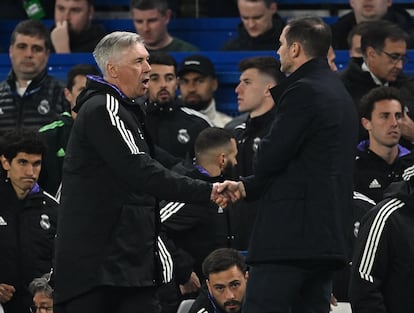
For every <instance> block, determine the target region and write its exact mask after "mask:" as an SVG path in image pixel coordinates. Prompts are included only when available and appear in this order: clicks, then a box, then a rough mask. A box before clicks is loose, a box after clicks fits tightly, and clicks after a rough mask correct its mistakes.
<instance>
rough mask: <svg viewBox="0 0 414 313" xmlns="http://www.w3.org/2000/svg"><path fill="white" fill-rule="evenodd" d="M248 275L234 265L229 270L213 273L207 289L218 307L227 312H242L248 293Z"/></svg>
mask: <svg viewBox="0 0 414 313" xmlns="http://www.w3.org/2000/svg"><path fill="white" fill-rule="evenodd" d="M246 283H247V273H243V272H242V271H240V269H239V268H238V267H237V266H236V265H234V266H232V267H230V268H229V269H228V270H225V271H222V272H218V273H211V274H210V275H209V276H208V279H207V287H208V290H209V292H210V294H211V295H212V296H213V298H214V299H215V301H216V303H217V305H218V306H219V307H220V308H221V309H222V310H224V311H225V312H229V313H230V312H240V310H241V305H242V302H243V299H244V294H245V292H246Z"/></svg>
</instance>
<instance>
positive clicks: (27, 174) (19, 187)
mask: <svg viewBox="0 0 414 313" xmlns="http://www.w3.org/2000/svg"><path fill="white" fill-rule="evenodd" d="M1 163H2V166H3V169H4V170H5V171H7V178H9V179H10V182H11V184H12V186H13V188H14V190H15V192H16V195H17V196H18V198H20V199H22V198H24V197H25V196H26V195H27V194H28V193H29V191H30V190H31V189H32V188H33V186H34V184H35V183H36V182H37V180H38V178H39V174H40V170H41V168H42V155H41V154H28V153H26V152H19V153H17V155H16V156H15V157H14V158H13V159H12V160H11V161H10V162H9V160H7V159H6V158H5V157H4V156H2V157H1Z"/></svg>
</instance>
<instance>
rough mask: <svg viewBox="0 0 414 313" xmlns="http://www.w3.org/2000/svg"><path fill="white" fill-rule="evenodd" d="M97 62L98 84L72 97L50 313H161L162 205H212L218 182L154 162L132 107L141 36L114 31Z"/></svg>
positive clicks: (142, 74)
mask: <svg viewBox="0 0 414 313" xmlns="http://www.w3.org/2000/svg"><path fill="white" fill-rule="evenodd" d="M94 57H95V60H96V63H97V64H98V66H99V68H100V70H101V72H102V74H103V79H102V78H100V77H89V78H88V82H87V88H86V89H85V90H84V91H83V92H82V93H81V95H80V96H79V97H78V100H77V105H76V106H75V108H74V110H75V111H76V112H77V113H78V115H77V117H76V120H75V122H74V124H73V127H72V133H71V136H70V138H69V142H68V145H67V150H66V156H65V160H64V164H63V188H62V198H61V199H62V206H61V208H60V209H61V210H60V214H61V215H60V218H59V225H60V227H59V232H58V234H57V244H56V267H55V269H56V271H55V273H56V279H55V295H54V296H55V299H54V301H55V302H54V303H55V304H56V310H55V313H60V312H65V313H74V312H76V313H84V312H85V313H86V312H88V313H106V312H108V313H109V312H118V313H130V312H134V313H138V312H140V313H152V312H157V313H158V312H159V303H158V300H157V298H156V290H157V285H158V284H159V283H161V282H162V281H164V282H168V281H170V280H171V275H172V271H173V268H172V260H171V255H170V253H169V252H168V251H167V250H166V248H165V245H164V244H163V242H162V241H160V240H159V237H158V228H159V223H160V217H159V208H158V199H165V200H179V201H186V202H200V203H204V202H208V201H209V200H210V199H212V198H214V199H215V200H217V199H219V197H218V196H217V194H216V190H217V184H215V185H213V184H210V183H207V182H203V181H199V180H193V179H190V178H188V177H185V176H180V175H178V174H176V173H173V172H170V171H168V170H166V169H165V168H164V167H163V166H162V165H161V164H160V163H158V162H157V161H156V160H154V159H153V158H152V155H153V151H154V147H153V145H152V144H151V141H150V140H147V138H146V130H145V128H144V112H143V111H142V109H141V107H140V106H139V104H138V103H136V102H135V101H134V99H136V98H138V97H141V96H144V95H145V93H146V92H147V90H148V84H149V75H150V71H151V67H150V65H149V63H148V58H149V54H148V52H147V50H146V49H145V46H144V43H143V41H142V39H141V37H140V36H139V35H137V34H135V33H130V32H113V33H111V34H109V35H107V36H105V37H104V38H103V39H102V40H101V41H100V42H99V44H98V45H97V46H96V48H95V51H94ZM213 187H214V188H213Z"/></svg>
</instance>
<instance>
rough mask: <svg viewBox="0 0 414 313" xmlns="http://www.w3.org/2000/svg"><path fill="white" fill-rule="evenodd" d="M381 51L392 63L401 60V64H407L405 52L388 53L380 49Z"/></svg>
mask: <svg viewBox="0 0 414 313" xmlns="http://www.w3.org/2000/svg"><path fill="white" fill-rule="evenodd" d="M381 52H382V53H384V54H385V55H386V56H387V57H389V58H390V59H391V62H392V63H393V64H396V63H398V62H399V61H402V63H403V64H407V62H408V56H407V55H405V54H403V55H402V54H399V53H388V52H385V51H384V50H381Z"/></svg>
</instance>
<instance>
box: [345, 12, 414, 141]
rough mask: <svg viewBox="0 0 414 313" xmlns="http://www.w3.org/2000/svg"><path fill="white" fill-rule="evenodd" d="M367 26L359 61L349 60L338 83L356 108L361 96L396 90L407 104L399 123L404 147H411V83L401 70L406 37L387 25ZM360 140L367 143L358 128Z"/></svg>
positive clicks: (413, 114) (413, 96)
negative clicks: (383, 89)
mask: <svg viewBox="0 0 414 313" xmlns="http://www.w3.org/2000/svg"><path fill="white" fill-rule="evenodd" d="M368 23H369V24H367V25H368V26H367V30H366V32H365V33H364V35H363V36H362V38H361V50H362V58H351V60H350V62H349V64H348V67H347V68H346V69H345V71H344V72H343V73H341V78H342V81H343V82H344V84H345V87H346V88H347V89H348V91H349V93H350V94H351V96H352V98H353V99H354V102H355V104H356V106H357V108H359V103H360V100H361V98H362V96H364V95H365V94H366V93H368V92H369V91H370V90H371V89H373V88H375V87H378V86H387V87H395V88H397V89H399V90H400V93H401V97H402V100H403V101H404V102H405V103H406V104H407V110H406V114H405V115H404V118H403V119H401V125H400V126H401V132H402V136H403V137H404V138H405V139H408V141H407V142H404V143H405V144H406V145H407V144H410V145H411V142H413V141H414V122H413V121H412V119H413V118H414V101H413V100H414V79H413V78H411V77H408V76H407V75H405V74H404V73H403V66H404V64H406V63H407V62H408V59H407V55H406V54H407V35H406V34H405V33H404V31H403V30H402V29H401V28H400V27H399V26H397V25H395V24H392V23H391V22H388V21H384V20H380V21H374V22H368ZM358 111H359V110H358ZM407 112H408V113H407ZM360 139H361V140H362V139H367V133H366V131H365V130H364V129H363V128H362V126H361V128H360Z"/></svg>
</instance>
